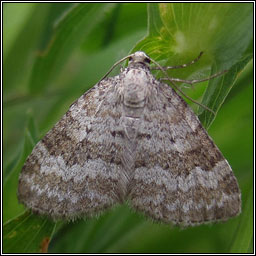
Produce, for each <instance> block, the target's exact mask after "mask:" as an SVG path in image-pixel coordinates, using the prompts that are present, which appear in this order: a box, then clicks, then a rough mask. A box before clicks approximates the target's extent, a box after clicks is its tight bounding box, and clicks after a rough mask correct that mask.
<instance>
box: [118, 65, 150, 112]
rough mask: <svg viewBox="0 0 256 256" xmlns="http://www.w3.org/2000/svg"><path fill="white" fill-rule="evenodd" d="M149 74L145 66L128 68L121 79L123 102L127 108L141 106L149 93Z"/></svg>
mask: <svg viewBox="0 0 256 256" xmlns="http://www.w3.org/2000/svg"><path fill="white" fill-rule="evenodd" d="M149 82H150V81H149V75H148V70H147V69H145V68H143V67H142V68H129V69H127V70H126V73H125V75H124V77H123V80H122V94H123V104H124V105H125V106H126V107H128V108H142V107H144V105H145V102H146V100H147V97H148V95H149V86H150V83H149Z"/></svg>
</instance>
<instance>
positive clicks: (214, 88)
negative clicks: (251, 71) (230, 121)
mask: <svg viewBox="0 0 256 256" xmlns="http://www.w3.org/2000/svg"><path fill="white" fill-rule="evenodd" d="M251 59H252V55H251V54H250V55H249V56H245V57H243V59H242V60H241V61H238V62H237V63H236V64H234V65H233V66H232V67H231V68H230V69H229V71H228V72H227V73H226V74H225V75H223V76H221V77H219V78H216V79H213V80H210V82H209V86H208V87H207V89H206V91H205V93H204V97H203V100H202V104H203V105H205V106H208V107H209V108H210V109H212V110H214V111H215V113H217V112H218V110H219V109H220V107H221V105H222V104H223V102H224V100H225V98H226V97H227V95H228V93H229V92H230V90H231V89H232V87H233V86H234V84H235V82H236V80H237V78H238V76H239V75H240V73H241V71H243V69H244V67H245V66H246V65H247V64H248V62H249V61H250V60H251ZM213 73H214V72H213ZM199 113H201V114H200V116H199V118H200V121H201V122H202V123H203V124H204V126H205V127H206V128H208V127H210V125H211V123H212V122H213V120H214V118H215V116H214V115H213V114H212V113H211V112H209V111H207V110H206V109H203V108H202V107H200V110H199Z"/></svg>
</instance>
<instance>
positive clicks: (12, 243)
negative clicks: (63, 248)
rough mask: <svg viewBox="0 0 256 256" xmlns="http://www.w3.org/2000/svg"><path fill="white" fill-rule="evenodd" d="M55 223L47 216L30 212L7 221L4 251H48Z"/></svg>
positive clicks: (4, 229)
mask: <svg viewBox="0 0 256 256" xmlns="http://www.w3.org/2000/svg"><path fill="white" fill-rule="evenodd" d="M54 227H55V224H54V223H53V222H52V221H49V220H48V219H47V218H46V217H45V218H43V217H38V216H36V215H34V214H32V213H30V212H25V213H24V214H22V215H20V216H18V217H17V218H15V219H12V220H10V221H8V222H6V223H5V224H4V226H3V252H4V253H38V252H41V253H42V252H47V250H48V244H49V242H50V239H51V237H52V234H53V231H54Z"/></svg>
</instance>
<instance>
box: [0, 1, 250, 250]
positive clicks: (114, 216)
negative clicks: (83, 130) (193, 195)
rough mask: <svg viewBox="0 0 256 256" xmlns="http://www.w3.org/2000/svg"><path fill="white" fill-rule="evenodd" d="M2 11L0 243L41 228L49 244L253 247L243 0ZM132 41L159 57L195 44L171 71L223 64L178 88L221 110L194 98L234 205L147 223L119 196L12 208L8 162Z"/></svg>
mask: <svg viewBox="0 0 256 256" xmlns="http://www.w3.org/2000/svg"><path fill="white" fill-rule="evenodd" d="M3 15H4V16H3V22H4V23H3V53H4V55H3V64H4V65H3V107H4V108H3V149H4V150H3V178H4V179H3V186H4V194H3V220H4V222H5V223H6V224H5V225H4V252H37V251H45V250H46V249H45V247H46V248H47V244H48V243H47V241H48V240H47V239H48V238H51V242H50V244H49V252H59V253H61V252H62V253H65V252H70V253H71V252H72V253H78V252H80V253H82V252H84V253H117V252H119V253H128V252H131V253H174V252H176V253H220V252H226V253H228V252H237V253H238V252H244V253H246V252H252V250H253V243H252V237H253V236H252V235H253V197H252V192H253V65H252V45H253V41H252V36H253V30H252V24H253V19H252V15H253V4H250V3H245V4H237V3H231V4H230V3H229V4H227V3H222V4H220V3H218V4H216V3H205V4H202V3H192V4H190V3H185V4H182V3H174V4H144V3H122V4H115V3H114V4H112V3H97V4H94V3H91V4H87V3H82V4H74V3H4V9H3ZM140 49H141V50H143V51H145V52H146V53H147V54H148V55H149V56H150V57H152V58H154V59H155V60H157V61H159V62H160V63H161V64H168V65H169V64H172V65H178V64H183V63H187V62H188V61H190V60H192V59H194V58H195V57H196V56H197V55H198V54H199V52H200V51H201V50H203V51H204V52H205V54H204V55H203V57H202V59H201V60H200V61H199V63H197V64H195V66H194V67H191V68H188V69H187V70H184V69H182V70H177V71H174V72H172V73H171V74H172V75H173V76H176V77H179V78H190V79H192V78H202V77H206V76H207V75H209V74H211V73H214V72H215V71H216V70H224V69H230V72H228V73H229V74H228V75H226V76H225V79H224V81H223V80H221V79H219V80H218V79H216V80H215V81H211V82H210V83H209V86H208V88H207V90H206V92H205V93H204V94H203V91H204V89H205V86H207V83H204V84H203V85H195V86H194V88H193V89H191V88H190V89H186V88H185V89H184V92H185V93H186V94H188V95H189V96H191V97H193V98H194V99H198V100H199V101H201V100H202V101H203V102H204V104H205V105H207V106H209V107H211V108H212V109H214V110H215V111H216V112H217V111H218V110H219V111H218V113H217V116H216V118H215V119H214V118H213V116H211V115H210V113H207V112H205V111H203V110H202V109H201V110H200V109H199V110H197V109H196V108H195V105H194V104H192V107H193V108H194V109H195V111H198V112H197V113H198V114H200V119H201V121H202V122H203V124H204V125H205V127H210V128H209V130H208V132H209V134H210V136H211V137H212V138H213V140H214V141H215V143H216V144H217V145H218V147H219V148H220V150H221V151H222V153H223V155H224V156H225V157H226V159H227V160H228V161H229V163H230V165H231V166H232V168H233V170H234V173H235V175H236V177H237V179H238V182H239V185H240V188H241V191H242V202H243V205H242V214H241V215H240V216H239V217H237V218H234V219H231V220H229V221H227V222H225V223H217V224H211V225H202V226H199V227H193V228H186V229H180V228H177V227H170V226H167V225H162V224H158V223H153V222H152V221H151V220H148V219H147V218H145V217H144V216H142V215H140V214H138V213H135V212H134V211H133V210H132V209H129V208H128V207H127V206H126V205H122V206H117V207H115V208H114V209H111V210H109V211H108V212H106V213H104V214H103V215H101V216H97V217H95V218H93V219H86V218H85V219H84V220H79V221H76V222H72V223H64V222H60V223H57V225H54V224H53V223H51V222H50V221H48V220H47V219H43V218H38V217H36V216H33V215H31V214H30V215H28V214H27V213H25V215H20V214H22V213H23V212H24V208H23V206H21V205H19V204H18V202H17V198H16V190H17V182H18V174H19V172H20V170H21V167H22V165H23V164H24V161H25V159H26V157H27V156H28V154H29V153H30V152H31V150H32V148H33V146H34V145H35V143H36V142H37V141H38V140H39V139H40V138H42V136H43V135H44V134H45V133H46V132H47V131H48V130H49V129H50V128H51V127H52V126H53V125H54V124H55V123H56V122H57V121H58V120H59V119H60V117H61V116H62V115H63V114H64V113H65V112H66V111H67V110H68V107H69V106H70V104H71V103H72V102H73V101H74V100H75V99H77V98H78V97H79V96H80V95H81V94H83V93H84V92H85V91H86V90H88V89H89V88H91V87H92V86H93V85H94V84H96V83H97V82H98V81H99V79H100V78H101V77H102V76H103V75H104V74H105V73H106V72H107V71H108V69H109V68H110V67H111V66H112V65H113V63H115V61H117V60H119V59H120V58H122V57H123V56H125V55H127V54H128V53H130V52H131V51H132V50H140ZM117 72H118V69H117V70H115V71H114V72H113V73H114V74H115V73H117ZM112 75H113V74H112ZM156 75H157V76H159V74H158V73H156ZM210 124H212V125H211V126H210ZM17 216H18V217H17ZM16 217H17V218H16ZM46 238H47V239H46ZM45 244H46V245H45Z"/></svg>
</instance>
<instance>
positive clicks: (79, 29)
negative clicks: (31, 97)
mask: <svg viewBox="0 0 256 256" xmlns="http://www.w3.org/2000/svg"><path fill="white" fill-rule="evenodd" d="M114 6H115V4H109V3H108V4H92V3H89V4H88V3H82V4H76V5H74V6H73V8H71V9H70V10H69V11H68V12H66V14H65V16H63V17H62V19H61V20H59V22H58V23H57V25H56V28H55V31H54V34H53V35H52V38H51V40H50V42H49V44H48V47H47V49H45V51H44V52H42V53H41V54H40V55H39V56H38V57H37V60H36V63H35V65H34V68H33V72H32V76H31V80H30V84H29V87H30V91H31V92H32V93H39V92H41V91H42V90H43V89H44V88H45V87H46V86H48V85H50V83H51V82H52V81H53V79H54V78H55V77H56V76H57V74H58V73H59V71H60V70H61V69H62V68H63V66H64V64H65V63H66V61H67V58H68V57H69V55H70V54H71V52H72V50H74V49H75V47H77V46H78V45H79V44H81V42H82V40H83V39H84V38H86V36H87V35H88V34H89V33H90V32H91V31H92V30H93V29H94V28H95V26H96V25H97V24H98V22H100V21H101V19H102V18H103V17H104V14H105V12H106V11H108V10H109V9H111V8H113V7H114ZM95 17H97V18H95Z"/></svg>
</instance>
